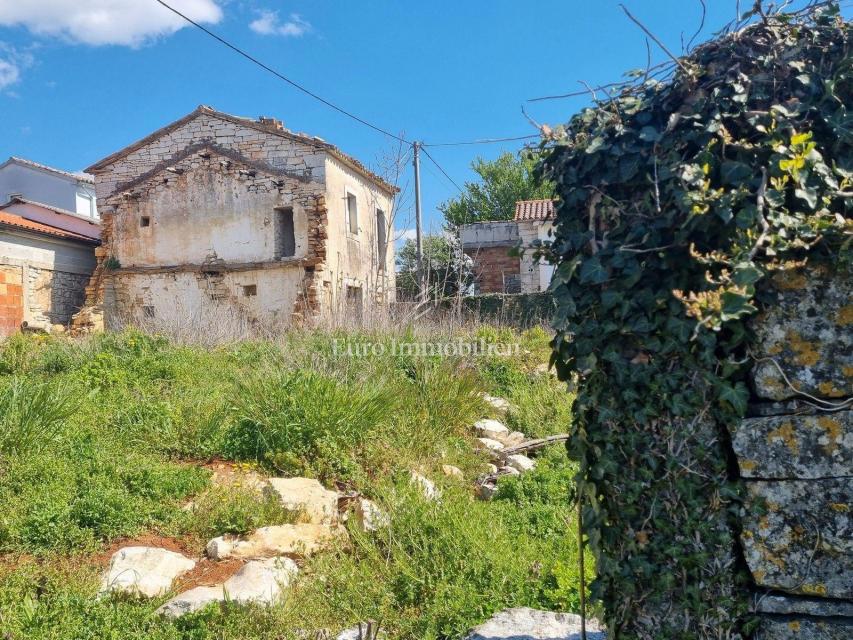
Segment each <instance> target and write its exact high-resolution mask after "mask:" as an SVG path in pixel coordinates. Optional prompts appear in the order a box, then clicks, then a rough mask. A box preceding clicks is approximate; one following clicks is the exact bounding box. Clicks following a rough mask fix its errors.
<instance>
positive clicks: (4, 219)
mask: <svg viewBox="0 0 853 640" xmlns="http://www.w3.org/2000/svg"><path fill="white" fill-rule="evenodd" d="M0 226H8V227H15V228H16V229H22V230H24V231H32V232H34V233H40V234H42V235H47V236H54V237H56V238H64V239H66V240H79V241H82V242H86V243H88V244H100V242H99V241H98V240H97V239H96V238H90V237H89V236H84V235H83V234H82V233H74V232H73V231H66V230H65V229H59V228H57V227H51V226H50V225H48V224H43V223H41V222H33V221H32V220H27V219H26V218H23V217H21V216H18V215H15V214H14V213H9V212H8V211H0Z"/></svg>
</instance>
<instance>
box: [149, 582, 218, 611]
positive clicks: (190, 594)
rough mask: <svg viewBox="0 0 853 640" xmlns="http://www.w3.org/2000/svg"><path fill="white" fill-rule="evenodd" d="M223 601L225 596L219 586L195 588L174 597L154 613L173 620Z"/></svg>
mask: <svg viewBox="0 0 853 640" xmlns="http://www.w3.org/2000/svg"><path fill="white" fill-rule="evenodd" d="M224 600H225V594H224V593H223V591H222V585H221V584H220V585H218V586H216V587H196V588H195V589H190V590H189V591H185V592H184V593H182V594H180V595H178V596H175V597H174V598H172V599H171V600H169V601H168V602H167V603H166V604H164V605H163V606H162V607H160V608H159V609H157V611H156V613H157V614H158V615H161V616H163V617H165V618H169V619H170V620H174V619H176V618H180V617H181V616H183V615H186V614H188V613H193V612H195V611H200V610H201V609H204V608H205V607H206V606H207V605H209V604H211V603H212V602H223V601H224Z"/></svg>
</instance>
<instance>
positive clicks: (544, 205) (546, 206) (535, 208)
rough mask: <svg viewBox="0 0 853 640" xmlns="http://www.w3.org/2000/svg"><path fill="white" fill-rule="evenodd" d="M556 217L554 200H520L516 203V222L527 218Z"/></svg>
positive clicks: (546, 218) (543, 218)
mask: <svg viewBox="0 0 853 640" xmlns="http://www.w3.org/2000/svg"><path fill="white" fill-rule="evenodd" d="M553 217H554V201H553V200H519V201H518V202H516V203H515V217H514V218H513V220H515V221H516V222H523V221H526V220H550V219H551V218H553Z"/></svg>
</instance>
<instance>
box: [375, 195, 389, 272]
mask: <svg viewBox="0 0 853 640" xmlns="http://www.w3.org/2000/svg"><path fill="white" fill-rule="evenodd" d="M376 250H377V251H378V252H379V270H380V271H385V263H386V261H387V259H388V256H387V255H386V252H387V251H388V223H387V222H386V220H385V212H384V211H382V209H377V210H376Z"/></svg>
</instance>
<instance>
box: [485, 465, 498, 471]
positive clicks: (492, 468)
mask: <svg viewBox="0 0 853 640" xmlns="http://www.w3.org/2000/svg"><path fill="white" fill-rule="evenodd" d="M486 472H487V473H497V472H498V465H496V464H492V463H489V464H487V465H486Z"/></svg>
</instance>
